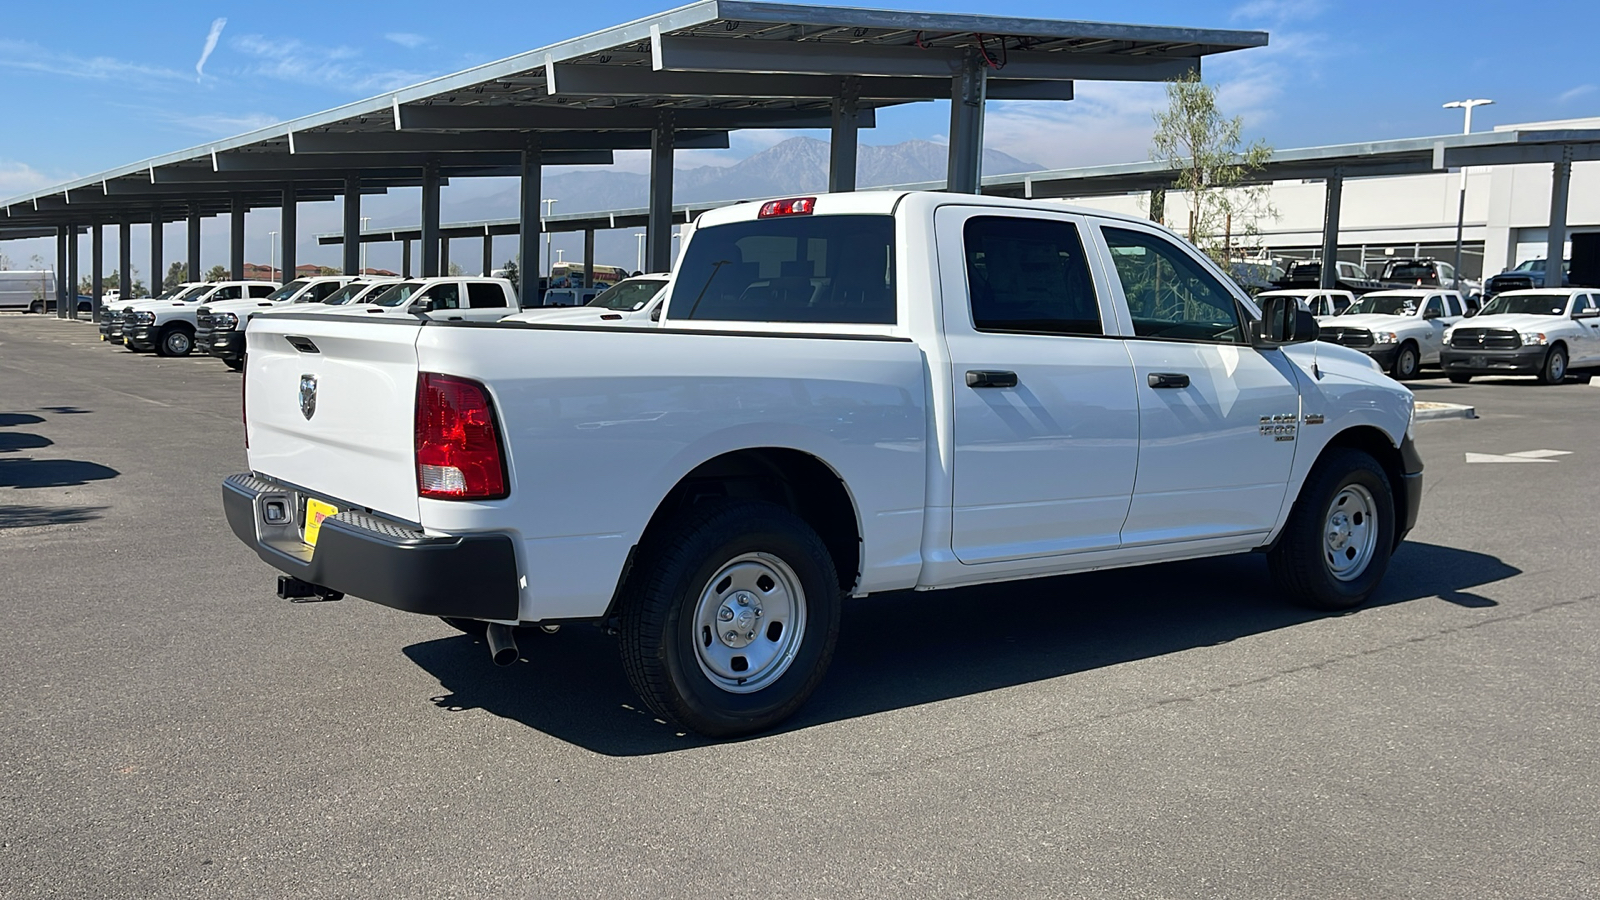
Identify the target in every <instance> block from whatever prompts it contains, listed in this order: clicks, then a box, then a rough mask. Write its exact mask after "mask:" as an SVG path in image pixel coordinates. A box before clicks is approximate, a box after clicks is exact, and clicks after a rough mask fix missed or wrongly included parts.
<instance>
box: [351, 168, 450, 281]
mask: <svg viewBox="0 0 1600 900" xmlns="http://www.w3.org/2000/svg"><path fill="white" fill-rule="evenodd" d="M356 224H357V225H358V226H359V225H360V223H359V222H357V223H356ZM360 240H361V232H360V230H359V228H346V229H345V233H344V253H345V257H346V258H349V256H350V254H351V253H353V252H356V251H354V250H352V249H351V248H352V247H355V246H356V245H357V244H358V243H359V242H360ZM420 244H421V247H422V277H423V278H436V277H438V275H439V161H438V160H437V159H430V160H428V161H427V162H426V163H424V164H423V166H422V240H421V242H420Z"/></svg>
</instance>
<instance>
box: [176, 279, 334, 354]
mask: <svg viewBox="0 0 1600 900" xmlns="http://www.w3.org/2000/svg"><path fill="white" fill-rule="evenodd" d="M355 279H356V276H354V275H316V276H312V277H310V278H296V279H295V280H294V281H291V282H289V283H288V284H286V285H284V286H283V287H281V288H278V289H277V290H275V291H273V292H272V293H270V294H268V295H266V296H265V297H259V298H258V297H254V296H251V297H240V298H236V299H233V300H212V301H207V302H206V303H205V305H203V306H201V307H200V308H199V309H196V310H195V311H194V312H195V332H194V344H195V346H196V347H198V348H200V349H201V350H203V351H205V352H206V353H209V354H211V355H212V356H215V357H217V358H218V359H220V360H222V361H223V362H225V363H227V364H228V368H230V369H234V370H238V369H241V368H243V367H244V332H243V331H241V330H240V329H239V322H240V321H242V320H247V319H249V318H250V316H251V315H252V314H253V313H258V312H266V311H267V310H271V309H278V308H281V307H284V306H288V305H290V304H293V303H321V302H322V301H323V300H325V299H327V298H328V297H329V296H330V295H332V294H334V293H337V292H338V291H339V290H340V289H341V288H343V287H344V286H345V285H347V284H349V283H350V282H352V281H354V280H355Z"/></svg>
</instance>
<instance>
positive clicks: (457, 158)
mask: <svg viewBox="0 0 1600 900" xmlns="http://www.w3.org/2000/svg"><path fill="white" fill-rule="evenodd" d="M436 155H437V156H439V164H440V165H441V166H442V167H444V168H456V167H477V168H492V167H496V166H514V165H516V164H517V160H518V158H519V157H518V152H517V151H515V150H506V151H488V152H485V151H482V150H479V151H475V152H471V151H456V152H450V153H444V154H436V153H433V152H412V153H400V152H389V153H297V154H294V155H289V154H282V153H228V154H219V155H218V156H217V171H218V172H219V173H228V174H229V175H230V176H232V175H239V174H248V173H253V172H270V173H273V174H274V175H275V176H277V177H282V175H281V174H280V173H282V172H301V173H308V172H323V173H326V172H328V171H330V170H331V171H342V170H348V169H360V170H362V173H363V177H365V175H366V170H369V169H371V170H387V169H404V168H417V169H420V168H422V166H423V164H425V163H426V162H427V161H428V160H429V159H430V158H432V157H434V156H436ZM547 156H548V159H547V160H546V163H547V164H549V165H553V166H590V165H593V166H609V165H611V163H612V157H611V151H610V150H553V151H550V152H549V153H548V154H547Z"/></svg>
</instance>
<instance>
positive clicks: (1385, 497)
mask: <svg viewBox="0 0 1600 900" xmlns="http://www.w3.org/2000/svg"><path fill="white" fill-rule="evenodd" d="M1394 520H1395V513H1394V493H1393V491H1392V490H1391V487H1390V484H1389V476H1388V475H1387V474H1385V473H1384V471H1383V467H1382V466H1380V465H1378V462H1377V460H1375V459H1373V458H1372V457H1370V456H1368V455H1367V454H1365V453H1362V452H1361V451H1359V450H1349V449H1344V448H1334V449H1331V450H1329V451H1328V455H1327V456H1326V457H1324V458H1323V459H1321V460H1319V461H1318V462H1317V464H1316V466H1315V467H1314V468H1313V469H1312V470H1311V474H1310V475H1309V476H1307V477H1306V482H1305V485H1304V486H1303V487H1301V489H1300V497H1299V498H1298V499H1297V500H1296V501H1295V504H1294V509H1293V510H1292V511H1291V512H1290V513H1289V521H1288V523H1287V524H1285V525H1284V528H1283V534H1281V535H1280V536H1279V537H1278V544H1277V546H1275V547H1273V548H1272V552H1271V553H1269V554H1268V556H1267V563H1268V567H1269V568H1270V569H1271V571H1272V577H1273V580H1274V581H1276V582H1277V584H1278V587H1279V588H1281V589H1282V590H1283V591H1284V592H1285V593H1287V594H1288V595H1289V596H1290V597H1292V598H1293V599H1294V600H1295V601H1296V602H1298V603H1300V604H1303V605H1305V606H1309V607H1312V608H1313V609H1326V610H1342V609H1351V608H1353V607H1356V606H1360V605H1361V604H1362V603H1364V602H1366V599H1367V597H1369V596H1370V595H1371V594H1372V592H1373V590H1374V589H1376V588H1377V586H1378V582H1379V581H1380V580H1382V578H1383V573H1384V572H1385V571H1386V570H1387V569H1388V568H1389V556H1390V554H1391V553H1392V552H1393V551H1394V535H1395V524H1394Z"/></svg>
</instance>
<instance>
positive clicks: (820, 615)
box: [621, 501, 842, 737]
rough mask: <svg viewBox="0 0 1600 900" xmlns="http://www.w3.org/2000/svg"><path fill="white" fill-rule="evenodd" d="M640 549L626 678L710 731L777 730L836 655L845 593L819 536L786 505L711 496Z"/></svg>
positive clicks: (686, 721) (645, 695) (625, 646)
mask: <svg viewBox="0 0 1600 900" xmlns="http://www.w3.org/2000/svg"><path fill="white" fill-rule="evenodd" d="M658 535H659V536H658V537H657V538H656V539H655V540H654V541H651V542H650V543H649V544H647V545H645V546H643V547H641V548H640V550H641V552H640V559H639V561H638V564H637V565H636V567H635V570H634V572H633V574H632V575H631V576H629V578H628V584H627V586H626V588H625V589H624V595H623V605H622V610H621V626H622V628H621V631H622V663H623V668H624V669H625V670H626V671H627V674H628V681H629V682H630V683H631V684H632V685H633V688H634V690H635V691H637V692H638V694H639V696H640V698H641V699H643V700H644V702H645V705H646V706H648V707H649V708H650V709H651V711H653V712H655V713H656V714H657V715H659V716H661V717H663V718H667V719H672V720H674V721H677V722H679V723H681V724H683V725H685V726H687V727H689V728H691V729H693V730H694V731H697V732H699V733H701V734H704V735H707V736H709V737H733V736H736V735H741V734H748V733H751V732H755V731H761V730H764V729H767V728H770V727H772V726H774V725H776V724H777V723H779V722H781V721H783V720H784V719H786V718H788V717H789V716H790V715H791V714H793V713H794V711H795V710H797V709H799V708H800V706H801V704H803V703H804V702H805V701H806V698H808V697H810V696H811V692H812V691H814V690H815V689H816V687H817V685H818V684H819V683H821V681H822V676H823V674H824V673H825V672H826V671H827V668H828V663H829V661H830V660H831V659H832V657H833V647H834V643H835V641H836V640H837V638H838V634H839V612H840V606H841V594H842V592H841V590H840V588H839V579H838V576H837V574H836V573H835V570H834V565H833V560H832V558H831V557H830V556H829V554H828V550H827V548H826V547H825V546H824V545H823V543H822V539H821V538H820V537H818V536H817V533H816V532H815V531H814V530H812V528H811V527H810V526H809V525H807V524H806V523H805V522H804V521H803V520H801V519H800V518H799V517H798V516H796V515H794V514H793V513H791V512H789V511H788V510H787V509H784V508H783V507H781V506H778V505H776V504H772V503H764V502H757V501H733V502H710V503H705V504H702V505H700V506H697V507H695V508H692V509H690V510H688V511H686V512H684V513H682V514H680V515H679V516H678V517H677V518H676V519H674V520H673V521H671V522H669V523H667V524H666V525H665V526H664V527H663V528H662V529H661V530H660V531H659V532H658Z"/></svg>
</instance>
